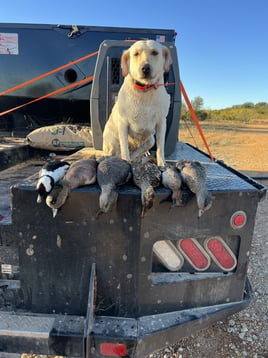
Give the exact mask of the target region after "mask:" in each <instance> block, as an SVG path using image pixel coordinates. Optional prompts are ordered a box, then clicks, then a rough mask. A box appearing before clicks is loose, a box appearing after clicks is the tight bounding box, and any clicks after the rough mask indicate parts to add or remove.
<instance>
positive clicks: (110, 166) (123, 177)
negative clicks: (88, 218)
mask: <svg viewBox="0 0 268 358" xmlns="http://www.w3.org/2000/svg"><path fill="white" fill-rule="evenodd" d="M98 162H99V164H98V168H97V182H98V184H99V186H100V188H101V194H100V198H99V210H98V211H97V213H96V217H98V216H99V215H100V214H102V213H108V212H109V211H111V210H112V208H113V207H114V206H115V204H116V202H117V199H118V192H117V190H116V189H117V186H119V185H123V184H125V183H126V182H127V181H128V180H129V179H130V178H131V166H130V164H129V163H128V162H127V161H126V160H123V159H121V158H119V157H115V156H109V157H108V156H107V157H102V158H100V159H99V160H98Z"/></svg>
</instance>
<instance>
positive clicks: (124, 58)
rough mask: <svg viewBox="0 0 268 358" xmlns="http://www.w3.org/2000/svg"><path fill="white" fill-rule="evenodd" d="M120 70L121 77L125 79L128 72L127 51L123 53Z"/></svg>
mask: <svg viewBox="0 0 268 358" xmlns="http://www.w3.org/2000/svg"><path fill="white" fill-rule="evenodd" d="M121 68H122V75H123V77H126V76H127V75H128V70H129V50H126V51H124V52H123V55H122V57H121Z"/></svg>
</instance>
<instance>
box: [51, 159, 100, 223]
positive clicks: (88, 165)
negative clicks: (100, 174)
mask: <svg viewBox="0 0 268 358" xmlns="http://www.w3.org/2000/svg"><path fill="white" fill-rule="evenodd" d="M96 170H97V161H96V160H95V159H80V160H77V161H75V162H73V163H72V164H71V165H70V168H69V169H68V171H67V173H66V174H65V176H64V178H63V179H62V180H60V181H59V182H58V183H57V184H56V185H55V186H54V188H53V189H52V191H51V192H50V193H49V194H48V195H47V197H46V204H47V206H49V207H50V208H51V209H52V213H53V217H55V216H56V215H57V212H58V209H59V208H61V207H62V206H63V205H64V203H65V202H66V200H67V198H68V195H69V193H70V191H71V190H73V189H75V188H78V187H80V186H84V185H90V184H93V183H95V182H96Z"/></svg>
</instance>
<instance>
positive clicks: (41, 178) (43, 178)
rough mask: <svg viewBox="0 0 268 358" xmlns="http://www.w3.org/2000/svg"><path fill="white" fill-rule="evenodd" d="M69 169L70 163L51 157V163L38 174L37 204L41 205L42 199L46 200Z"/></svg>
mask: <svg viewBox="0 0 268 358" xmlns="http://www.w3.org/2000/svg"><path fill="white" fill-rule="evenodd" d="M69 167H70V164H69V163H68V162H66V161H61V160H56V159H55V158H54V157H53V156H52V155H50V161H48V162H47V163H46V164H45V165H44V166H43V168H42V169H41V170H40V171H39V173H38V180H37V182H36V191H37V203H41V201H42V199H44V198H46V196H47V195H48V194H49V193H50V192H51V190H52V189H53V187H54V185H55V183H57V182H58V181H59V180H61V179H62V178H63V177H64V175H65V174H66V172H67V170H68V169H69Z"/></svg>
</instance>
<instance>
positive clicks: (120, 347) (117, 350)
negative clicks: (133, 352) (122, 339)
mask: <svg viewBox="0 0 268 358" xmlns="http://www.w3.org/2000/svg"><path fill="white" fill-rule="evenodd" d="M100 353H101V354H102V355H103V356H112V357H125V356H126V355H127V347H126V345H125V344H120V343H102V344H101V345H100Z"/></svg>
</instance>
